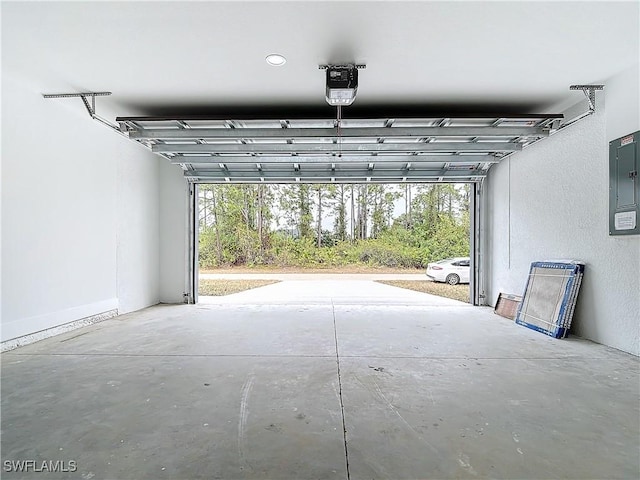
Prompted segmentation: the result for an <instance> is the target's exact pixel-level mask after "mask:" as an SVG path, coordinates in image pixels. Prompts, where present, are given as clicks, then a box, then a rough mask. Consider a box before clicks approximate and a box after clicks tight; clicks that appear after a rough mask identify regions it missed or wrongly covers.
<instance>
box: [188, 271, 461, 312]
mask: <svg viewBox="0 0 640 480" xmlns="http://www.w3.org/2000/svg"><path fill="white" fill-rule="evenodd" d="M251 275H253V274H251ZM388 276H389V277H391V278H389V280H391V279H394V280H395V279H402V280H414V278H411V277H414V276H413V275H393V274H388ZM416 276H418V275H416ZM239 277H240V275H238V276H230V277H227V276H224V277H219V278H220V279H225V278H229V279H233V278H236V279H240V278H239ZM380 277H381V275H379V274H378V275H369V274H366V275H361V274H358V275H335V274H333V275H317V274H308V275H304V274H286V275H279V274H257V276H256V277H250V278H252V279H253V278H256V279H258V278H260V279H267V280H269V279H273V280H281V282H280V283H275V284H272V285H267V286H265V287H260V288H255V289H252V290H246V291H244V292H240V293H236V294H233V295H227V296H224V297H207V296H200V297H199V303H201V304H225V305H226V304H259V305H300V304H305V305H307V304H309V305H318V304H328V305H331V304H333V305H347V304H348V305H364V306H367V305H387V306H388V305H422V306H464V305H467V306H468V304H465V303H464V302H459V301H457V300H451V299H449V298H444V297H439V296H436V295H430V294H427V293H422V292H416V291H413V290H407V289H405V288H399V287H392V286H390V285H384V284H382V283H377V282H375V281H374V279H375V280H377V279H381V278H380ZM407 277H410V278H407ZM418 277H420V278H419V279H420V280H425V277H424V276H418ZM243 278H249V277H243Z"/></svg>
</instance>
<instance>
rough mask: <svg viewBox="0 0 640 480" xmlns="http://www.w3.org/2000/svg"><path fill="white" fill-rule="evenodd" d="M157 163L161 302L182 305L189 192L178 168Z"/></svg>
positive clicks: (186, 252) (185, 276)
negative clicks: (158, 171)
mask: <svg viewBox="0 0 640 480" xmlns="http://www.w3.org/2000/svg"><path fill="white" fill-rule="evenodd" d="M160 162H161V163H160V191H161V195H160V215H161V218H160V301H161V302H163V303H181V302H183V301H184V297H183V294H184V293H186V292H187V283H186V279H187V265H188V263H187V259H188V202H187V192H188V189H187V183H186V182H185V179H184V176H183V174H182V169H181V168H180V167H178V166H177V165H172V164H170V163H169V162H168V161H166V160H164V159H160Z"/></svg>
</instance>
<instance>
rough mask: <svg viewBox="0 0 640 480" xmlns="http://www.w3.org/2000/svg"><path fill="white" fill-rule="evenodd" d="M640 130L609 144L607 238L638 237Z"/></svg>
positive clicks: (639, 216)
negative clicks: (618, 236) (612, 236)
mask: <svg viewBox="0 0 640 480" xmlns="http://www.w3.org/2000/svg"><path fill="white" fill-rule="evenodd" d="M639 143H640V131H638V132H635V133H632V134H630V135H626V136H624V137H621V138H617V139H616V140H613V141H611V142H609V235H634V234H635V235H637V234H640V226H639V222H638V221H639V220H640V208H639V203H640V202H639V200H640V181H639V179H638V167H639V166H640V148H639V146H640V145H639Z"/></svg>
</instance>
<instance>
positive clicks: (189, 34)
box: [0, 1, 640, 479]
mask: <svg viewBox="0 0 640 480" xmlns="http://www.w3.org/2000/svg"><path fill="white" fill-rule="evenodd" d="M1 14H2V120H3V122H2V184H1V188H2V190H1V198H2V280H1V281H2V283H1V285H0V286H1V289H0V295H1V296H0V300H1V303H2V309H1V315H2V317H1V327H2V332H1V333H2V351H3V353H2V357H1V361H2V364H1V376H2V383H1V401H2V410H1V422H2V439H1V442H2V444H1V447H2V454H1V456H2V469H3V470H2V475H3V478H5V477H6V478H38V477H41V476H43V475H44V476H45V477H49V478H184V479H189V478H347V479H350V478H353V479H357V478H389V479H400V478H403V479H412V478H531V479H538V478H576V479H578V478H579V479H584V478H638V476H639V475H640V453H639V451H640V368H639V361H638V356H639V355H640V295H638V292H639V291H640V274H639V272H640V237H639V236H638V235H619V236H616V235H610V234H609V216H608V208H609V143H610V142H612V141H614V140H615V139H618V138H620V137H625V136H628V135H630V134H632V133H634V132H636V131H638V130H640V66H639V63H638V58H640V33H639V32H640V20H639V19H640V7H639V5H638V3H637V2H427V1H425V2H391V1H388V2H387V1H381V2H194V3H191V2H139V3H138V2H132V3H110V2H104V3H103V2H95V3H94V2H75V3H70V2H69V3H67V2H47V3H36V4H32V3H26V2H25V3H22V2H3V3H2V5H1ZM272 53H280V54H282V55H284V56H285V57H286V63H284V65H281V66H271V65H268V64H267V63H266V62H265V57H267V55H269V54H272ZM327 65H361V66H364V65H366V68H361V69H359V71H358V74H359V82H358V83H359V85H358V91H357V96H356V100H355V102H354V103H353V105H348V106H344V107H341V108H340V109H337V108H335V107H333V106H330V105H328V104H327V101H326V99H325V73H326V72H325V70H323V69H321V68H318V67H319V66H327ZM572 85H573V86H577V87H574V88H573V89H571V88H570V87H571V86H572ZM601 85H602V86H603V89H602V90H600V88H599V86H601ZM589 86H591V87H589ZM107 93H110V94H107ZM51 94H54V95H56V98H44V95H51ZM59 94H71V95H73V96H72V97H60V96H59ZM78 94H82V95H78ZM88 113H89V114H90V115H88ZM91 117H93V119H92V118H91ZM95 120H97V121H95ZM630 178H632V181H633V182H637V177H630ZM355 180H357V181H363V182H383V183H384V182H403V181H421V182H449V181H463V182H470V183H472V184H473V185H474V195H473V198H474V212H475V214H474V222H473V225H474V228H473V233H472V242H471V243H472V255H471V258H472V262H473V269H472V271H473V272H474V275H473V276H472V287H471V290H472V303H473V304H474V305H465V304H461V303H460V302H456V301H454V300H447V299H441V298H438V297H431V296H428V295H426V294H419V293H416V292H410V291H404V290H401V289H397V288H394V287H389V286H385V285H381V284H375V283H373V282H367V281H358V280H351V281H336V280H331V281H324V280H320V279H319V280H318V281H313V282H295V281H294V282H282V283H280V284H275V285H269V286H266V287H263V288H261V289H258V290H255V291H253V292H251V291H250V292H244V293H241V294H237V295H234V296H232V297H229V298H221V299H219V300H216V301H215V302H212V303H206V304H191V303H189V302H192V301H193V300H194V299H195V294H194V291H195V290H194V289H195V285H196V282H195V274H196V273H197V271H196V269H195V265H196V264H197V258H196V255H195V253H194V250H195V249H194V246H193V242H194V234H193V230H194V225H193V218H194V216H193V208H192V203H193V198H194V195H193V191H194V188H195V185H197V184H198V183H200V182H224V183H243V182H244V183H254V182H273V183H285V182H327V183H328V182H353V181H355ZM636 201H637V199H636ZM551 259H579V260H581V261H583V262H584V263H585V265H586V267H585V276H584V281H583V284H582V287H581V291H580V296H579V300H578V303H577V307H576V311H575V315H574V320H573V324H572V330H571V335H570V337H569V338H567V339H563V340H557V339H554V338H551V337H548V336H545V335H542V334H540V333H538V332H535V331H533V330H529V329H526V328H524V327H522V326H520V325H516V324H515V323H514V322H513V321H510V320H507V319H504V318H502V317H499V316H497V315H494V313H493V308H492V307H493V305H495V302H496V300H497V298H498V295H499V294H500V293H501V292H507V293H515V294H521V293H522V291H523V288H524V285H525V283H526V279H527V275H528V272H529V266H530V264H531V262H533V261H538V260H551ZM185 301H186V302H187V303H185ZM21 462H22V463H21ZM24 462H27V463H24ZM28 462H32V463H28ZM55 462H58V463H57V464H55ZM43 465H45V466H46V467H47V468H48V469H49V470H54V471H49V472H47V473H46V475H45V474H44V473H43V470H42V468H43ZM53 467H55V468H53ZM20 469H22V471H20ZM65 469H66V470H65Z"/></svg>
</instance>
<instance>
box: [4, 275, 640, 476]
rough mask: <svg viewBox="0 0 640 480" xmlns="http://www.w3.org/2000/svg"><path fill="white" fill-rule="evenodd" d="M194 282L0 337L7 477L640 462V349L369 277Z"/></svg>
mask: <svg viewBox="0 0 640 480" xmlns="http://www.w3.org/2000/svg"><path fill="white" fill-rule="evenodd" d="M292 299H293V300H292ZM206 300H207V301H208V302H209V304H201V305H197V306H187V305H184V306H183V305H180V306H157V307H152V308H149V309H146V310H143V311H141V312H137V313H133V314H129V315H124V316H121V317H118V318H116V319H112V320H109V321H105V322H103V323H100V324H97V325H94V326H92V327H88V328H85V329H82V330H76V331H74V332H70V333H67V334H65V335H61V336H58V337H54V338H50V339H48V340H45V341H42V342H39V343H36V344H33V345H30V346H27V347H23V348H20V349H17V350H14V351H11V352H8V353H5V354H2V465H3V472H2V478H3V479H4V478H6V479H11V478H39V479H44V478H78V479H80V478H82V479H90V478H95V479H102V478H113V479H143V478H147V479H163V478H167V479H191V478H206V479H213V478H224V479H235V478H260V479H271V478H273V479H276V478H289V479H332V478H337V479H345V478H351V479H372V478H374V479H383V478H387V479H418V478H429V479H440V478H441V479H448V478H504V479H520V478H527V479H544V478H554V479H555V478H573V479H587V478H598V479H604V478H606V479H609V478H638V477H639V476H640V458H639V438H640V432H639V429H640V418H639V408H638V407H639V391H640V376H639V373H640V372H639V361H638V358H636V357H633V356H630V355H627V354H624V353H621V352H618V351H616V350H613V349H610V348H607V347H604V346H601V345H597V344H594V343H591V342H588V341H584V340H580V339H576V338H571V339H568V340H554V339H552V338H548V337H545V336H544V335H541V334H539V333H536V332H533V331H531V330H528V329H525V328H523V327H520V326H518V325H515V324H514V323H513V322H511V321H509V320H506V319H503V318H501V317H498V316H496V315H494V314H493V313H492V311H491V309H488V308H474V307H471V306H468V305H465V304H461V303H459V302H455V301H452V300H446V299H441V298H437V297H432V296H430V295H426V294H422V293H417V292H409V291H405V290H401V289H396V288H395V287H389V286H385V285H380V284H374V283H372V282H367V281H357V280H354V281H330V280H328V281H324V282H323V281H307V282H304V281H299V282H282V283H280V284H276V285H270V286H267V287H263V288H261V289H257V290H254V291H252V292H244V293H241V294H237V295H233V296H229V297H226V298H222V299H206ZM345 438H346V442H345ZM19 460H35V461H36V462H37V465H41V463H42V461H54V462H55V461H63V462H66V465H67V467H68V465H69V462H70V461H72V460H73V461H74V462H75V464H76V465H77V471H76V472H74V473H62V474H61V473H49V474H46V473H36V472H33V469H32V471H31V472H29V473H11V472H7V461H19Z"/></svg>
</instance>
